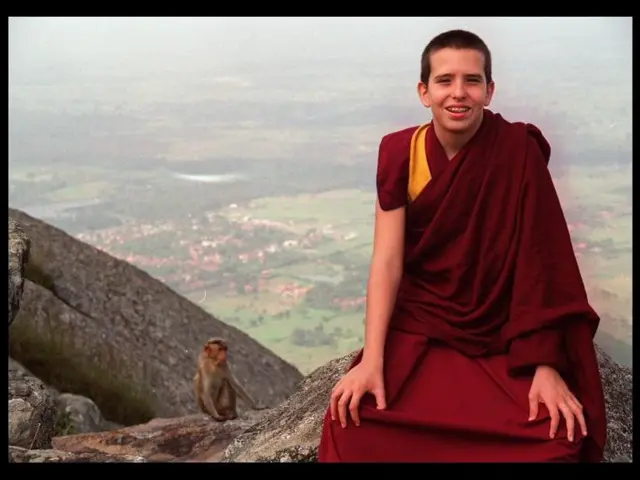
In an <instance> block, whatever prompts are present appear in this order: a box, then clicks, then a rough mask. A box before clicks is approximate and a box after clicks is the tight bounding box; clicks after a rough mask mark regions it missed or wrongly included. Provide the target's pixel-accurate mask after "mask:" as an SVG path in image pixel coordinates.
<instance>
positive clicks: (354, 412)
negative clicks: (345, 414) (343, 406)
mask: <svg viewBox="0 0 640 480" xmlns="http://www.w3.org/2000/svg"><path fill="white" fill-rule="evenodd" d="M361 398H362V392H361V391H359V390H358V391H355V392H353V396H352V397H351V402H350V403H349V413H351V419H352V420H353V423H355V424H356V426H360V416H359V415H358V407H359V405H360V399H361Z"/></svg>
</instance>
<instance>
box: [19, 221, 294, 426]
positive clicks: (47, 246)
mask: <svg viewBox="0 0 640 480" xmlns="http://www.w3.org/2000/svg"><path fill="white" fill-rule="evenodd" d="M9 216H10V218H12V219H13V221H15V222H17V223H18V224H19V225H20V227H21V228H22V230H23V231H24V234H26V236H27V237H28V238H29V240H30V244H31V248H30V254H29V270H30V271H32V272H36V273H37V276H38V278H39V279H41V280H42V281H40V282H38V281H37V279H36V281H30V280H29V279H28V280H27V281H25V287H24V295H23V300H22V307H21V309H20V314H19V318H18V321H19V322H21V324H22V323H24V326H28V328H29V329H32V330H33V331H39V332H45V333H46V332H47V331H49V330H52V329H55V330H56V331H59V332H65V336H67V337H68V338H69V339H72V340H73V341H74V342H75V343H76V344H77V345H78V346H79V350H80V351H82V352H86V359H81V358H78V361H79V362H82V361H84V360H86V361H89V359H90V358H92V357H95V356H100V355H101V352H104V351H105V350H108V351H110V352H114V356H117V357H118V360H119V362H120V364H121V365H122V368H117V369H112V370H117V371H118V374H120V373H122V374H124V372H129V375H130V376H134V377H135V378H136V381H137V382H141V383H142V384H144V385H146V386H148V387H149V392H150V395H151V396H152V397H153V398H152V399H153V403H154V410H155V414H156V415H157V416H160V417H174V416H180V415H187V414H190V413H196V412H197V410H196V406H195V401H194V398H193V393H192V378H193V374H194V366H195V362H196V358H197V355H198V353H199V350H200V348H201V346H202V344H203V342H204V341H205V340H206V339H207V338H208V337H210V336H221V337H225V338H227V339H228V341H229V344H230V346H231V349H230V352H229V357H230V359H231V362H232V365H233V367H234V373H235V374H236V376H237V377H238V380H239V381H240V382H241V383H243V384H244V385H246V388H247V390H248V391H249V393H251V394H252V395H253V396H254V397H255V398H256V399H257V400H258V401H259V402H260V403H262V404H265V405H266V406H275V405H277V404H279V403H280V402H282V401H283V400H285V399H286V398H287V397H288V396H289V395H291V393H293V391H295V389H296V386H297V384H298V382H299V381H300V380H301V379H302V378H303V376H302V374H301V373H300V371H299V370H298V369H296V368H295V367H294V366H293V365H291V364H289V363H287V362H285V361H284V360H282V359H281V358H279V357H278V356H277V355H275V354H274V353H273V352H271V351H270V350H268V349H267V348H265V347H264V346H263V345H261V344H260V343H258V342H257V341H255V340H253V339H252V338H251V337H249V336H248V335H246V334H245V333H243V332H241V331H240V330H238V329H236V328H234V327H232V326H229V325H226V324H224V323H223V322H221V321H220V320H218V319H217V318H215V317H213V316H212V315H210V314H209V313H207V312H205V311H204V310H203V309H202V308H200V307H199V306H198V305H196V304H194V303H192V302H190V301H189V300H187V299H185V298H184V297H182V296H180V295H178V294H177V293H176V292H174V291H173V290H171V289H170V288H169V287H167V286H166V285H164V284H163V283H162V282H160V281H158V280H156V279H154V278H153V277H151V276H150V275H148V274H147V273H145V272H143V271H142V270H140V269H138V268H136V267H135V266H132V265H130V264H129V263H127V262H125V261H122V260H119V259H116V258H114V257H112V256H110V255H108V254H107V253H105V252H102V251H100V250H98V249H97V248H94V247H92V246H90V245H88V244H86V243H83V242H81V241H79V240H77V239H75V238H73V237H71V236H69V235H68V234H66V233H65V232H63V231H62V230H60V229H58V228H55V227H53V226H51V225H49V224H47V223H45V222H42V221H40V220H37V219H35V218H33V217H31V216H29V215H27V214H25V213H23V212H21V211H19V210H14V209H9ZM14 225H15V224H14ZM15 261H17V262H18V263H19V260H17V258H16V260H15ZM15 271H19V267H17V266H16V269H15ZM10 272H11V269H10ZM10 276H11V273H10ZM27 278H29V276H27ZM10 304H11V287H10ZM10 311H11V307H10ZM103 361H105V362H107V361H108V359H104V360H103ZM114 374H115V373H114ZM241 408H243V407H241Z"/></svg>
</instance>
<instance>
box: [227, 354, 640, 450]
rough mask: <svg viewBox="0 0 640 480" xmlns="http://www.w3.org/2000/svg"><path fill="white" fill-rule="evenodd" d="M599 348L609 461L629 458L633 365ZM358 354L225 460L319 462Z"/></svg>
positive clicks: (336, 364)
mask: <svg viewBox="0 0 640 480" xmlns="http://www.w3.org/2000/svg"><path fill="white" fill-rule="evenodd" d="M597 351H598V359H599V363H600V371H601V375H602V377H603V382H604V388H605V395H606V397H605V399H606V404H607V415H608V428H609V431H608V439H607V446H606V451H605V462H630V461H631V460H632V458H633V457H632V439H633V435H632V432H633V431H632V426H633V417H632V403H631V401H632V399H631V390H632V378H631V370H630V369H629V368H627V367H622V366H620V365H618V364H617V363H615V362H614V361H613V360H612V359H611V357H609V355H607V354H606V353H604V352H603V351H602V350H601V349H600V348H599V347H598V348H597ZM354 355H355V352H353V353H351V354H349V355H346V356H344V357H342V358H340V359H336V360H333V361H331V362H329V363H328V364H326V365H324V366H322V367H320V368H318V369H316V370H315V371H314V372H313V373H311V374H310V375H309V376H308V377H307V378H305V380H304V381H303V382H302V383H301V386H300V389H299V390H298V391H297V392H296V393H295V394H294V395H292V396H291V397H290V398H289V399H288V400H286V401H285V402H283V403H282V404H281V405H279V406H278V407H277V408H275V409H274V410H273V411H272V412H271V413H270V414H269V415H266V416H265V417H264V418H263V419H262V420H260V421H259V422H257V423H256V424H255V425H253V426H251V427H250V428H248V429H247V430H246V431H245V432H243V433H242V434H241V435H239V436H238V437H237V438H236V439H235V440H234V441H233V442H232V443H231V444H230V445H229V447H227V449H226V450H225V452H224V454H223V456H222V459H221V461H222V462H315V461H316V456H317V450H318V443H319V441H320V432H321V427H322V419H323V417H324V413H325V411H326V408H327V405H328V402H329V396H330V393H331V389H332V388H333V386H334V385H335V383H336V382H337V381H338V379H339V378H340V377H341V376H342V375H343V374H344V371H345V369H346V368H347V366H348V365H349V363H350V362H351V360H352V359H353V357H354Z"/></svg>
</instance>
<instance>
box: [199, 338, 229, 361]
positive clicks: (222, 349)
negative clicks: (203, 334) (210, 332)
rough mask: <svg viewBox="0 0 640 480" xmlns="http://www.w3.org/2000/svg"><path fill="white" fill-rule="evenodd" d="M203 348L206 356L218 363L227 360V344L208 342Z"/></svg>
mask: <svg viewBox="0 0 640 480" xmlns="http://www.w3.org/2000/svg"><path fill="white" fill-rule="evenodd" d="M204 350H205V352H207V356H208V357H209V358H210V359H212V360H215V361H216V363H218V364H222V363H224V362H226V361H227V345H226V344H224V343H222V342H209V343H207V344H206V345H205V347H204Z"/></svg>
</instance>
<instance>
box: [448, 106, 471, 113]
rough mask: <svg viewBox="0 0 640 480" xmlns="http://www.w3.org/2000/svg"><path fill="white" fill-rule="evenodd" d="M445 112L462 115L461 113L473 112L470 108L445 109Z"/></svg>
mask: <svg viewBox="0 0 640 480" xmlns="http://www.w3.org/2000/svg"><path fill="white" fill-rule="evenodd" d="M445 110H446V111H447V112H450V113H454V114H461V113H467V112H469V111H471V108H469V107H447V108H445Z"/></svg>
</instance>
